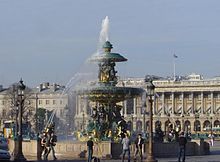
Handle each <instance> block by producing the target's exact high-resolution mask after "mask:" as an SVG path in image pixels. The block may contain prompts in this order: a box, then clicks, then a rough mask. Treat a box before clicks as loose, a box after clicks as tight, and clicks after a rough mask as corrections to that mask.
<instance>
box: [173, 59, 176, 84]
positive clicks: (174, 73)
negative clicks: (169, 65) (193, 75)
mask: <svg viewBox="0 0 220 162" xmlns="http://www.w3.org/2000/svg"><path fill="white" fill-rule="evenodd" d="M173 81H176V63H175V57H173Z"/></svg>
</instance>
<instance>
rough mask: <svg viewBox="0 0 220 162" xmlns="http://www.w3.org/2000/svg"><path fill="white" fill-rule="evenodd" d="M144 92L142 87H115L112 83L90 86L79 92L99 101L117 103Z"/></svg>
mask: <svg viewBox="0 0 220 162" xmlns="http://www.w3.org/2000/svg"><path fill="white" fill-rule="evenodd" d="M141 93H143V89H141V88H132V87H115V86H111V85H105V86H104V85H100V86H90V87H87V88H82V89H81V90H80V92H79V94H83V95H86V97H88V99H89V100H91V101H94V102H99V103H106V104H108V103H112V102H113V103H117V102H121V101H124V100H127V99H129V98H134V97H136V96H139V95H140V94H141Z"/></svg>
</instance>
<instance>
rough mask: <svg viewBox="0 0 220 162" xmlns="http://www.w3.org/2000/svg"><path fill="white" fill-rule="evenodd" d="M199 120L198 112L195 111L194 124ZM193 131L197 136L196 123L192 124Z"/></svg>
mask: <svg viewBox="0 0 220 162" xmlns="http://www.w3.org/2000/svg"><path fill="white" fill-rule="evenodd" d="M198 119H199V112H198V111H197V110H196V111H195V122H196V121H197V120H198ZM194 127H195V128H194V131H195V133H196V135H197V131H198V127H199V126H198V125H197V123H194Z"/></svg>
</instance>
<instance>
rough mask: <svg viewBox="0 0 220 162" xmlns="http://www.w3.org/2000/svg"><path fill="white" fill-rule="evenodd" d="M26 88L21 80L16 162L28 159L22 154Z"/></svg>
mask: <svg viewBox="0 0 220 162" xmlns="http://www.w3.org/2000/svg"><path fill="white" fill-rule="evenodd" d="M25 88H26V86H25V85H24V83H23V80H22V79H21V80H20V81H19V83H18V106H19V110H18V111H19V115H18V117H19V121H18V126H19V129H18V137H17V140H16V141H15V147H16V148H15V156H14V161H16V162H23V161H26V158H25V157H24V155H23V152H22V116H23V108H24V90H25Z"/></svg>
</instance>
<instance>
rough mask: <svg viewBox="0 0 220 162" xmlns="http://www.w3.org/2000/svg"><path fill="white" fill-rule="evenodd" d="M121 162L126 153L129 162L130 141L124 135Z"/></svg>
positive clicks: (126, 135)
mask: <svg viewBox="0 0 220 162" xmlns="http://www.w3.org/2000/svg"><path fill="white" fill-rule="evenodd" d="M121 143H122V149H123V151H122V162H124V158H125V154H126V153H128V162H130V159H131V157H130V145H131V142H130V139H129V138H128V134H127V133H125V137H124V138H123V139H122V142H121Z"/></svg>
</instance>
